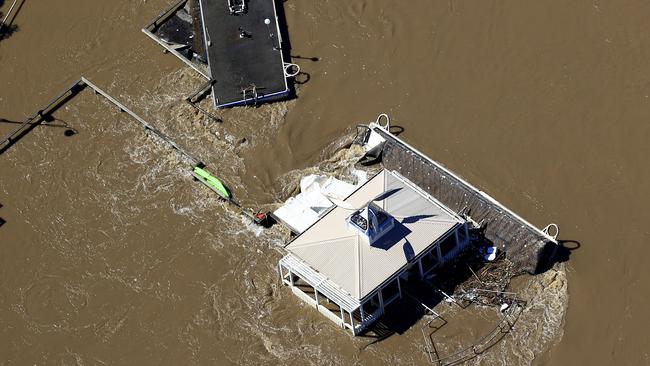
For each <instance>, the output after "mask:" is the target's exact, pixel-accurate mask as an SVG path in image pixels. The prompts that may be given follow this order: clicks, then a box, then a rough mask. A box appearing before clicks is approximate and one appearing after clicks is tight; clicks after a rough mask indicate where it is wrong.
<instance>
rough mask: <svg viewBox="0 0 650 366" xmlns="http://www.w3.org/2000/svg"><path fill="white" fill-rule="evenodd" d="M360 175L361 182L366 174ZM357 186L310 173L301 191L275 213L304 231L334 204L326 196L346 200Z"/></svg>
mask: <svg viewBox="0 0 650 366" xmlns="http://www.w3.org/2000/svg"><path fill="white" fill-rule="evenodd" d="M357 175H358V176H359V178H360V179H359V180H360V182H359V183H364V182H365V176H363V177H362V176H361V175H362V174H357ZM356 188H357V186H355V185H352V184H350V183H346V182H343V181H341V180H338V179H336V178H334V177H328V176H326V175H315V174H312V175H308V176H306V177H303V178H302V179H301V180H300V193H299V194H298V195H297V196H295V197H291V198H289V199H288V200H287V202H285V203H284V205H283V206H282V207H280V208H279V209H277V210H275V212H273V215H274V216H275V217H276V218H277V219H278V220H280V221H281V222H282V223H283V224H285V225H287V226H289V227H290V228H291V230H293V231H295V232H297V233H302V232H303V231H305V230H306V229H307V228H308V227H310V226H311V225H312V224H313V223H315V222H316V221H317V220H318V219H319V218H320V217H321V216H322V215H323V214H324V213H325V212H326V211H327V209H329V208H330V207H331V206H332V205H333V204H332V202H331V201H330V200H329V199H327V197H326V196H329V197H334V198H338V199H340V200H344V199H345V198H346V197H347V196H349V195H350V194H352V192H354V190H355V189H356Z"/></svg>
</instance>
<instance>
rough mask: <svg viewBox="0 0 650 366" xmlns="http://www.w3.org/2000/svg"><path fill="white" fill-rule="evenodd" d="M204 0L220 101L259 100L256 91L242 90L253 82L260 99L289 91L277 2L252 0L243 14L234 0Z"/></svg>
mask: <svg viewBox="0 0 650 366" xmlns="http://www.w3.org/2000/svg"><path fill="white" fill-rule="evenodd" d="M200 5H201V16H202V18H203V28H204V31H205V37H206V45H208V46H207V50H208V64H209V66H210V73H211V76H212V78H213V79H214V80H215V84H214V86H213V90H212V91H213V93H212V95H213V98H214V103H215V106H217V107H226V106H231V105H237V104H242V103H245V102H246V101H249V102H250V101H253V94H252V93H249V94H247V96H246V98H244V95H243V93H242V91H243V90H245V89H250V88H251V87H252V86H255V89H256V91H257V100H258V101H261V100H264V99H267V100H268V99H271V98H279V97H281V96H282V95H285V94H287V93H288V91H289V89H288V87H287V81H286V78H285V74H284V62H283V59H282V51H281V39H280V37H281V36H280V35H279V34H278V33H279V27H278V20H277V17H276V10H275V1H274V0H246V12H245V13H242V14H237V15H233V14H231V13H230V10H229V8H228V0H200ZM266 19H269V21H270V24H268V25H267V24H265V20H266ZM240 31H243V32H245V33H246V36H245V37H243V38H242V37H240V33H241V32H240Z"/></svg>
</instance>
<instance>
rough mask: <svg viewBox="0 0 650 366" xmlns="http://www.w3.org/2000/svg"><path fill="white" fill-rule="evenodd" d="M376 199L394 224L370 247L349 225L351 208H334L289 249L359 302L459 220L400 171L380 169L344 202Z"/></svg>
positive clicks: (364, 201) (458, 223)
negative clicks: (381, 196)
mask: <svg viewBox="0 0 650 366" xmlns="http://www.w3.org/2000/svg"><path fill="white" fill-rule="evenodd" d="M387 191H388V192H390V194H387V197H386V198H385V199H383V200H381V201H379V202H377V203H378V204H379V205H380V206H382V207H383V208H384V210H386V211H387V212H388V213H389V214H391V215H392V216H393V217H394V218H395V219H396V222H395V227H394V228H393V229H392V230H391V231H390V232H388V233H387V234H385V235H384V236H383V237H382V238H381V239H379V240H378V241H376V242H375V243H373V244H372V245H369V244H368V243H367V242H365V241H364V240H363V238H362V237H360V236H359V234H358V232H357V231H355V230H353V229H350V228H349V227H348V224H347V222H346V220H345V219H346V218H347V217H348V216H349V215H350V214H351V213H352V212H351V211H350V210H347V209H344V208H341V207H335V208H334V209H332V210H331V211H330V212H329V213H328V214H326V215H325V216H324V217H323V218H321V219H320V220H319V221H318V222H316V223H315V224H314V225H313V226H311V227H310V228H309V229H307V230H306V231H305V232H304V233H302V234H301V235H299V236H298V237H297V238H296V239H295V240H294V241H293V242H291V243H290V244H289V245H288V246H287V249H288V250H289V251H290V252H291V253H293V254H295V255H296V256H297V257H298V258H300V259H301V260H302V261H304V262H305V263H306V264H307V265H309V266H310V267H312V268H313V269H314V270H316V271H318V272H319V273H321V274H322V275H323V276H325V277H326V278H327V279H328V280H330V281H332V282H334V283H335V284H337V285H338V286H339V287H341V288H342V289H343V290H345V291H347V292H348V294H349V295H350V296H352V297H353V298H355V299H357V300H361V299H363V298H364V297H365V296H367V295H369V294H371V293H372V292H374V290H375V289H376V288H377V287H378V286H379V285H381V284H382V283H383V282H384V281H386V280H387V279H388V278H390V277H391V276H392V275H393V274H395V273H396V272H397V271H399V270H400V269H401V268H402V267H404V266H405V265H407V264H408V263H409V261H412V260H413V259H414V258H415V257H417V256H418V255H419V254H421V253H422V252H423V251H424V250H425V249H427V248H428V247H429V246H430V245H432V244H433V243H434V242H436V241H437V240H439V239H441V238H442V237H444V236H445V235H446V234H447V233H449V232H450V231H451V230H452V229H453V228H454V227H455V226H456V225H460V224H462V223H463V220H462V219H461V218H459V217H458V216H457V215H455V214H454V213H453V212H452V211H450V210H449V209H447V208H446V207H444V206H443V205H442V204H440V203H439V202H437V201H436V200H435V199H434V198H433V197H431V196H429V195H428V194H426V193H424V192H423V191H421V190H420V189H418V188H417V187H416V186H414V185H413V184H412V183H410V182H409V181H408V180H406V179H404V178H403V177H401V176H400V175H399V174H398V173H395V172H391V171H386V170H383V171H381V172H380V173H379V174H377V175H376V176H375V177H373V178H372V179H371V180H369V181H368V182H367V183H366V184H364V185H363V186H361V187H360V188H359V189H358V190H357V191H355V192H354V193H353V194H352V195H350V196H349V197H348V198H347V199H346V200H345V201H346V202H349V203H351V204H352V205H354V206H361V205H363V204H365V203H366V202H368V201H369V200H371V199H373V198H375V197H377V196H378V195H380V194H381V193H383V192H387Z"/></svg>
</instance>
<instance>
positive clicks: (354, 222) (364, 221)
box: [346, 202, 395, 245]
mask: <svg viewBox="0 0 650 366" xmlns="http://www.w3.org/2000/svg"><path fill="white" fill-rule="evenodd" d="M346 221H347V223H348V226H349V227H350V228H352V229H353V230H355V231H357V232H358V233H359V235H360V236H361V237H362V238H365V239H366V240H367V241H368V244H370V245H372V244H373V243H374V242H376V241H377V240H379V239H380V238H381V237H382V236H384V235H385V234H386V233H387V232H389V231H390V230H391V229H392V228H393V227H394V226H395V220H394V219H393V217H392V216H391V215H390V214H389V213H388V212H386V211H384V210H382V209H381V208H380V207H379V206H377V205H376V204H375V203H374V202H370V203H369V204H368V205H367V206H365V207H362V208H360V209H358V210H356V211H354V212H353V213H352V215H350V216H348V218H347V219H346Z"/></svg>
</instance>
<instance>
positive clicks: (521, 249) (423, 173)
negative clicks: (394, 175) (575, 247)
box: [374, 128, 557, 273]
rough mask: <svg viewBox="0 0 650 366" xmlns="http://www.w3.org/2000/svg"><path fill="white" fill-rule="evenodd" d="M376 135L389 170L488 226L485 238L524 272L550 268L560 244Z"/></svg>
mask: <svg viewBox="0 0 650 366" xmlns="http://www.w3.org/2000/svg"><path fill="white" fill-rule="evenodd" d="M374 131H375V132H377V133H379V134H380V135H381V136H382V137H383V138H385V139H386V144H385V146H384V149H383V153H382V155H383V156H382V160H383V165H384V167H385V168H386V169H391V170H395V171H397V172H399V173H400V174H401V175H403V176H404V177H406V178H408V179H409V180H411V181H412V182H413V183H415V184H417V185H418V186H420V187H421V188H422V189H424V190H425V191H427V192H428V193H429V194H431V195H432V196H434V197H436V198H437V199H438V200H439V201H441V202H442V203H443V204H445V205H446V206H447V207H449V208H450V209H452V210H454V211H456V212H460V211H461V210H464V212H465V213H466V214H468V215H469V216H471V218H472V219H473V220H474V221H476V222H483V223H484V224H485V225H486V226H485V231H484V235H485V237H486V238H487V239H488V240H490V241H491V242H493V243H494V245H495V246H498V247H499V248H501V249H502V250H505V252H506V255H507V256H508V258H509V259H510V260H511V261H513V262H514V263H515V264H516V265H517V266H518V267H520V268H521V270H523V271H526V272H528V273H540V272H543V271H544V269H545V268H549V261H550V258H551V257H552V256H553V253H554V252H555V248H556V247H557V243H555V242H554V241H552V240H550V239H549V238H548V237H546V236H544V235H542V234H541V233H540V232H539V231H538V230H536V229H535V228H533V227H531V226H530V225H529V224H527V223H526V222H524V221H523V220H521V219H519V218H518V217H516V216H515V215H513V214H512V213H510V212H508V211H507V210H504V209H503V208H502V207H500V206H499V205H498V204H496V203H495V202H493V201H492V200H490V199H489V198H487V197H485V196H484V195H482V194H481V193H480V192H478V191H476V190H475V189H473V188H472V187H471V186H469V185H468V184H467V183H465V182H463V181H462V180H460V179H458V178H456V177H454V176H452V175H450V174H449V173H448V172H446V171H445V170H444V169H442V168H441V167H439V166H437V165H436V164H434V163H432V162H431V161H429V160H427V158H426V157H424V156H422V155H420V154H419V153H417V152H416V151H414V150H412V149H411V148H409V147H408V146H406V145H405V144H404V143H402V142H401V140H400V139H399V138H397V137H395V136H393V135H391V134H389V133H386V132H385V131H383V130H381V129H378V128H375V129H374Z"/></svg>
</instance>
